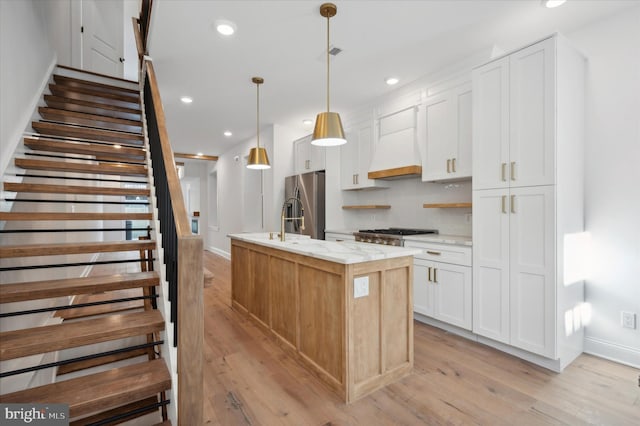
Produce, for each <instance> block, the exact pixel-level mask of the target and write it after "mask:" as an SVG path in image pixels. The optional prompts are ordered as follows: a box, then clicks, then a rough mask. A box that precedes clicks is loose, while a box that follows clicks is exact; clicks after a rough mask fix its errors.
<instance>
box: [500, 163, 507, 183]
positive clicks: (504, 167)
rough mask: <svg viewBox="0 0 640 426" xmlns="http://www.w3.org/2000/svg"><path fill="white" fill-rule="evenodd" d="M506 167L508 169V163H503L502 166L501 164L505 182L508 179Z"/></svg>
mask: <svg viewBox="0 0 640 426" xmlns="http://www.w3.org/2000/svg"><path fill="white" fill-rule="evenodd" d="M506 169H507V163H502V166H501V173H500V174H501V176H502V181H503V182H506V181H507V176H506V174H507V171H506Z"/></svg>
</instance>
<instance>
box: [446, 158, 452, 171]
mask: <svg viewBox="0 0 640 426" xmlns="http://www.w3.org/2000/svg"><path fill="white" fill-rule="evenodd" d="M447 173H451V159H450V158H447Z"/></svg>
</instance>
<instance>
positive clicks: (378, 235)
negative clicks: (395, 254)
mask: <svg viewBox="0 0 640 426" xmlns="http://www.w3.org/2000/svg"><path fill="white" fill-rule="evenodd" d="M437 233H438V230H437V229H410V228H384V229H361V230H359V231H358V232H354V233H353V235H354V236H355V239H356V241H361V242H365V243H375V244H386V245H390V246H404V241H403V239H402V237H403V236H406V235H422V234H437Z"/></svg>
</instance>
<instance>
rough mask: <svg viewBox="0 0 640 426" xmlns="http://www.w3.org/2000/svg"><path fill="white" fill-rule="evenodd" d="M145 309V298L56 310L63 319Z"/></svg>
mask: <svg viewBox="0 0 640 426" xmlns="http://www.w3.org/2000/svg"><path fill="white" fill-rule="evenodd" d="M143 309H144V300H130V301H127V302H118V303H107V304H104V305H96V306H86V307H84V308H74V309H65V310H63V311H58V312H56V314H55V316H56V317H57V318H62V319H63V320H76V319H82V318H90V317H96V316H103V315H107V314H109V315H110V314H122V313H125V312H133V311H136V312H137V311H141V310H143Z"/></svg>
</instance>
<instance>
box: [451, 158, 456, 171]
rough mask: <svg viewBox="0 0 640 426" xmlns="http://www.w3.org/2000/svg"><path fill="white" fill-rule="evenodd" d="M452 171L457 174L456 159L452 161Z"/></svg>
mask: <svg viewBox="0 0 640 426" xmlns="http://www.w3.org/2000/svg"><path fill="white" fill-rule="evenodd" d="M451 171H452V172H453V173H455V172H456V159H455V158H453V159H452V160H451Z"/></svg>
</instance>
